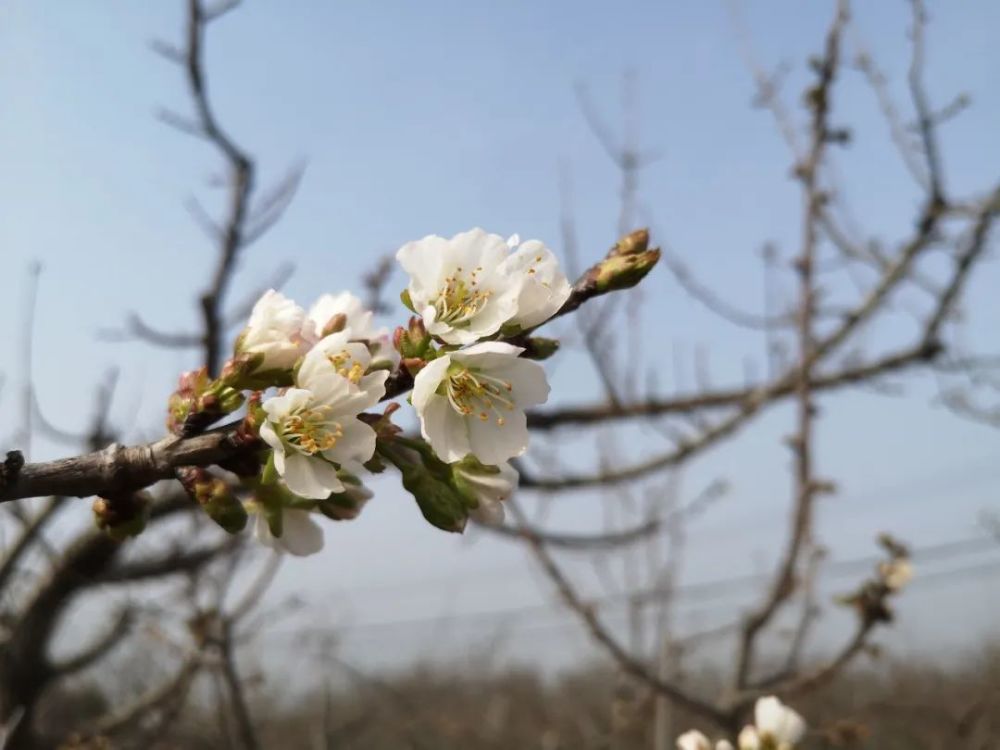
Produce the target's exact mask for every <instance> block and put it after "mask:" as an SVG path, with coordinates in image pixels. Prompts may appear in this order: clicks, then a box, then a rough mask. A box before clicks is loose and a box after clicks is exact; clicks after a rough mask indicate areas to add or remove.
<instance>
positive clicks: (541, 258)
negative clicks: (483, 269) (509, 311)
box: [501, 235, 572, 329]
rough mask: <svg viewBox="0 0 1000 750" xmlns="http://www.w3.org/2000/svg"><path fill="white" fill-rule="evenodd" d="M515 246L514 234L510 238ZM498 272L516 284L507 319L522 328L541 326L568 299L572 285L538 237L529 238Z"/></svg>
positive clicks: (516, 241) (515, 236)
mask: <svg viewBox="0 0 1000 750" xmlns="http://www.w3.org/2000/svg"><path fill="white" fill-rule="evenodd" d="M508 242H509V243H511V244H513V245H515V246H516V245H517V244H518V242H519V240H518V238H517V235H514V237H512V238H511V239H510V240H509V241H508ZM501 271H502V272H503V273H504V274H506V275H507V276H508V277H510V278H511V280H512V282H513V283H515V284H517V286H518V288H519V293H518V297H517V310H516V312H515V313H514V315H513V317H511V318H510V319H509V320H508V321H507V322H508V323H516V324H517V325H519V326H520V327H521V328H525V329H526V328H532V327H534V326H537V325H541V324H542V323H544V322H545V321H546V320H548V319H549V318H551V317H552V316H553V315H554V314H555V313H556V312H558V310H559V308H560V307H562V306H563V303H564V302H565V301H566V300H567V299H568V298H569V295H570V293H571V292H572V287H571V286H570V284H569V281H567V280H566V276H565V275H564V274H563V272H562V269H560V268H559V261H558V260H556V256H555V255H554V254H553V253H552V251H551V250H549V249H548V248H547V247H546V246H545V245H544V244H543V243H542V242H540V241H539V240H528V241H527V242H525V243H523V244H521V246H520V247H518V249H517V250H515V251H514V252H513V253H511V255H510V256H509V257H508V258H507V259H506V260H505V261H504V262H503V265H502V266H501Z"/></svg>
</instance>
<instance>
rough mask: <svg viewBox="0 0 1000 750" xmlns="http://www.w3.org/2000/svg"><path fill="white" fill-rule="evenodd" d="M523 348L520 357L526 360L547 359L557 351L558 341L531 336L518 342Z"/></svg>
mask: <svg viewBox="0 0 1000 750" xmlns="http://www.w3.org/2000/svg"><path fill="white" fill-rule="evenodd" d="M518 343H519V344H520V345H521V346H523V347H524V354H522V355H521V356H522V357H525V358H526V359H538V360H542V359H548V358H549V357H551V356H552V355H553V354H555V353H556V352H557V351H559V339H549V338H544V337H542V336H532V337H531V338H529V339H524V340H522V341H519V342H518Z"/></svg>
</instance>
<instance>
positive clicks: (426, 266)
mask: <svg viewBox="0 0 1000 750" xmlns="http://www.w3.org/2000/svg"><path fill="white" fill-rule="evenodd" d="M507 253H508V248H507V243H506V242H505V241H504V239H503V237H501V236H500V235H497V234H487V233H486V232H484V231H483V230H482V229H478V228H477V229H472V230H470V231H468V232H462V233H461V234H456V235H455V236H454V237H452V238H451V239H445V238H444V237H438V236H437V235H430V236H427V237H424V238H423V239H422V240H417V241H415V242H408V243H406V244H405V245H403V246H402V247H401V248H400V249H399V251H398V252H397V253H396V259H397V260H398V261H399V263H400V265H402V266H403V269H404V270H405V271H406V272H407V273H408V274H409V275H410V284H409V287H408V289H407V291H408V292H409V295H410V302H411V303H412V304H413V309H414V310H415V311H416V312H417V313H418V314H419V315H420V316H421V317H422V318H423V320H424V325H425V326H427V330H428V331H429V332H430V333H431V334H433V335H435V336H438V337H440V338H441V339H442V340H443V341H445V342H446V343H448V344H459V345H464V344H472V343H474V342H476V341H478V340H479V339H481V338H484V337H486V336H490V335H492V334H494V333H496V332H497V331H499V330H500V327H501V326H502V325H503V324H504V323H505V322H507V321H508V320H509V319H510V318H511V317H512V316H513V315H514V314H515V312H516V310H517V299H518V294H519V293H520V289H519V288H518V286H517V284H515V283H512V282H511V279H510V278H509V277H508V276H507V275H506V274H505V273H504V272H503V271H502V270H501V266H502V265H503V263H504V261H505V259H506V258H507Z"/></svg>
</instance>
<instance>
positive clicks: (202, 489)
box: [177, 466, 247, 534]
mask: <svg viewBox="0 0 1000 750" xmlns="http://www.w3.org/2000/svg"><path fill="white" fill-rule="evenodd" d="M177 478H178V479H180V482H181V484H182V485H183V486H184V489H185V490H186V491H187V493H188V495H190V496H191V498H192V499H193V500H194V501H195V502H197V503H198V505H200V506H201V508H202V510H204V511H205V515H207V516H208V517H209V518H211V519H212V520H213V521H215V523H217V524H218V525H219V526H221V527H222V528H223V529H225V530H226V531H228V532H229V533H230V534H235V533H237V532H239V531H242V530H243V529H244V528H245V527H246V525H247V512H246V509H245V508H244V507H243V503H241V502H240V501H239V499H237V498H236V496H235V495H233V492H232V490H231V489H230V487H229V485H228V484H226V482H225V481H223V480H222V479H220V478H219V477H216V476H213V475H212V474H211V473H209V472H208V470H206V469H202V468H198V467H193V466H188V467H184V468H182V469H179V470H178V471H177Z"/></svg>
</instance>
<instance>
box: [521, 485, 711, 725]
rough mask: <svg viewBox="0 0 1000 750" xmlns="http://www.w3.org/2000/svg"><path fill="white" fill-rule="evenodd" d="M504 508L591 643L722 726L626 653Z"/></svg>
mask: <svg viewBox="0 0 1000 750" xmlns="http://www.w3.org/2000/svg"><path fill="white" fill-rule="evenodd" d="M507 504H508V507H509V508H510V510H511V513H512V514H513V515H514V518H515V519H516V521H517V522H518V523H519V524H521V525H522V530H523V536H524V539H525V541H526V542H527V543H528V548H529V549H530V550H531V552H532V553H533V554H534V556H535V559H536V560H537V561H538V563H539V564H540V565H541V567H542V570H544V571H545V573H546V575H547V576H548V577H549V579H550V580H551V581H552V583H553V584H554V585H555V587H556V590H557V591H558V592H559V596H560V597H561V598H562V600H563V603H564V604H565V605H566V606H567V607H568V608H569V609H570V610H572V611H573V612H575V613H576V614H577V615H578V616H579V617H580V619H581V621H582V622H583V623H584V625H585V626H586V627H587V630H588V631H590V634H591V636H592V637H593V638H594V640H596V641H597V642H598V643H599V644H600V645H601V647H602V648H604V650H605V651H607V653H608V654H609V655H610V656H611V657H612V658H613V659H614V660H615V662H616V663H617V664H618V665H619V666H620V667H621V668H622V669H623V670H625V671H626V672H627V673H629V674H630V675H632V676H633V677H636V678H637V679H639V680H641V681H642V682H643V683H645V684H646V685H648V686H649V688H650V689H652V690H654V691H656V692H657V693H661V694H663V695H665V696H666V697H668V698H669V699H670V700H672V701H674V702H675V703H676V704H677V705H679V706H681V707H683V708H686V709H688V710H689V711H691V712H692V713H694V714H696V715H698V716H702V717H705V718H707V719H709V720H711V721H714V722H716V723H718V724H723V723H725V721H726V716H725V714H724V713H722V712H721V711H719V710H718V709H716V708H715V707H714V706H712V705H711V704H710V703H708V702H705V701H702V700H700V699H698V698H695V697H694V696H692V695H689V694H688V693H687V692H685V691H684V690H683V689H681V688H680V687H679V686H677V685H674V684H673V683H670V682H665V681H663V680H661V679H660V678H659V677H658V676H657V675H656V674H655V672H654V671H653V670H652V669H650V668H649V667H647V666H646V665H645V664H644V663H643V662H642V661H640V660H639V659H637V658H636V657H634V656H632V655H631V654H629V653H628V652H627V651H626V650H625V648H624V646H622V645H621V644H620V643H619V642H618V640H617V639H616V638H615V637H614V636H613V635H612V633H611V632H610V631H609V630H608V629H607V628H605V627H604V625H603V623H602V622H601V620H600V619H599V618H598V616H597V613H596V611H595V610H594V608H593V607H591V606H590V605H588V604H587V603H586V602H584V601H583V600H582V599H581V598H580V596H579V595H578V594H577V592H576V590H575V589H574V588H573V585H572V584H571V583H570V582H569V579H568V578H566V576H565V575H564V574H563V572H562V570H561V569H560V568H559V566H558V565H557V564H556V562H555V560H554V559H553V557H552V556H551V555H550V554H549V552H548V550H547V549H546V547H545V544H544V542H543V541H542V540H541V539H540V538H539V537H537V536H535V535H534V534H533V533H532V532H531V530H530V527H528V526H527V519H526V518H525V516H524V514H523V513H522V512H521V510H520V508H519V507H518V505H517V504H516V502H514V501H508V503H507Z"/></svg>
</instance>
